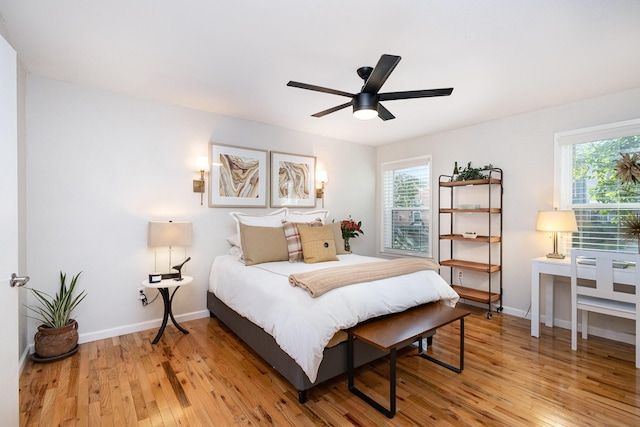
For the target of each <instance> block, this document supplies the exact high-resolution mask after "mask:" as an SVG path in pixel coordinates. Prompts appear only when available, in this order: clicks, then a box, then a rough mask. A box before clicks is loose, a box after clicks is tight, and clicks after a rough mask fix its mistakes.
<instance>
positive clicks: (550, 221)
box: [536, 209, 578, 259]
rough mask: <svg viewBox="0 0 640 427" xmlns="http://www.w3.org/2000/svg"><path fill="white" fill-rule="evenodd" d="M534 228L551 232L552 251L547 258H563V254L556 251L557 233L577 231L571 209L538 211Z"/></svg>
mask: <svg viewBox="0 0 640 427" xmlns="http://www.w3.org/2000/svg"><path fill="white" fill-rule="evenodd" d="M536 230H538V231H550V232H551V233H553V252H552V253H549V254H547V258H557V259H563V258H564V255H563V254H561V253H559V252H558V233H562V232H572V233H573V232H576V231H578V223H577V222H576V215H575V213H573V211H559V210H557V209H554V210H552V211H540V212H538V220H537V221H536Z"/></svg>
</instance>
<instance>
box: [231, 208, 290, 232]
mask: <svg viewBox="0 0 640 427" xmlns="http://www.w3.org/2000/svg"><path fill="white" fill-rule="evenodd" d="M288 213H289V209H287V208H282V209H278V210H277V211H273V212H270V213H268V214H264V215H251V214H247V213H244V212H229V215H231V216H232V217H233V219H234V220H235V221H236V229H237V231H236V232H237V233H238V234H240V224H246V225H257V226H260V227H282V220H283V219H285V218H286V216H287V214H288Z"/></svg>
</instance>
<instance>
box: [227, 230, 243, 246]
mask: <svg viewBox="0 0 640 427" xmlns="http://www.w3.org/2000/svg"><path fill="white" fill-rule="evenodd" d="M227 242H229V244H230V245H231V246H238V247H240V246H242V244H241V243H240V234H238V233H236V234H232V235H231V236H229V237H227Z"/></svg>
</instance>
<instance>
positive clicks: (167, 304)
mask: <svg viewBox="0 0 640 427" xmlns="http://www.w3.org/2000/svg"><path fill="white" fill-rule="evenodd" d="M178 288H179V286H177V287H176V288H175V289H174V290H173V293H172V294H171V296H169V288H159V289H158V292H160V295H162V301H163V302H164V313H163V315H162V325H160V330H159V331H158V334H157V335H156V337H155V338H154V339H153V341H151V344H156V343H157V342H158V341H160V337H162V334H163V333H164V329H165V328H166V327H167V321H168V320H169V317H171V321H172V322H173V324H174V325H175V326H176V328H178V329H179V330H180V332H182V333H183V334H188V333H189V331H187V330H186V329H184V328H183V327H182V326H180V325H178V322H176V319H175V318H174V317H173V312H172V310H171V302H172V301H173V296H174V295H175V294H176V291H177V290H178Z"/></svg>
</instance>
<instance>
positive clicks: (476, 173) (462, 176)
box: [452, 162, 493, 181]
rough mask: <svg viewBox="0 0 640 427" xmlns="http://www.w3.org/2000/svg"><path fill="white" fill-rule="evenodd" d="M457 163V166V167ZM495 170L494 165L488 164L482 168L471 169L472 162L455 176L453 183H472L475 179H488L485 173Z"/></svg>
mask: <svg viewBox="0 0 640 427" xmlns="http://www.w3.org/2000/svg"><path fill="white" fill-rule="evenodd" d="M457 163H458V162H456V166H457ZM490 169H493V165H491V164H488V165H486V166H484V167H482V168H474V167H471V162H469V163H467V167H465V168H463V169H462V170H461V171H459V172H458V173H457V174H454V176H453V177H452V181H471V180H474V179H486V178H487V175H486V174H485V173H484V171H488V170H490Z"/></svg>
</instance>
